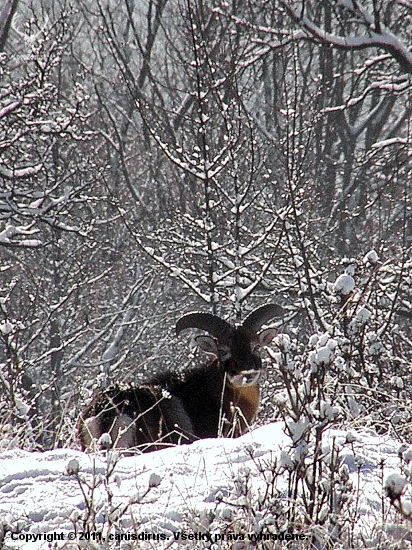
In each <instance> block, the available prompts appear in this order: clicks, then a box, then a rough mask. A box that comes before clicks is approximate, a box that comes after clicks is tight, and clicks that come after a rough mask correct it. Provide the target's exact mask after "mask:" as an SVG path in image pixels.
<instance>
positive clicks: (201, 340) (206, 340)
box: [195, 336, 218, 355]
mask: <svg viewBox="0 0 412 550" xmlns="http://www.w3.org/2000/svg"><path fill="white" fill-rule="evenodd" d="M195 340H196V344H197V345H198V346H199V348H200V349H202V350H203V351H205V352H206V353H214V354H215V355H217V352H218V348H217V342H216V340H215V339H214V338H212V337H211V336H196V338H195Z"/></svg>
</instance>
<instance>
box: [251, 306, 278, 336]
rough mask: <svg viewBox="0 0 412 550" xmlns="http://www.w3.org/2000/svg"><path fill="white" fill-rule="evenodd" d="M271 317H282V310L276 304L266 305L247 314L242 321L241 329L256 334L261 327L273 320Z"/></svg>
mask: <svg viewBox="0 0 412 550" xmlns="http://www.w3.org/2000/svg"><path fill="white" fill-rule="evenodd" d="M273 317H283V308H282V307H280V306H279V305H277V304H266V305H265V306H260V307H258V308H257V309H255V310H254V311H252V312H251V313H249V315H248V316H247V317H246V319H245V320H244V321H243V327H244V328H246V329H248V330H253V331H254V332H257V331H258V330H259V329H260V327H261V326H262V325H264V324H265V323H267V322H268V321H270V319H273Z"/></svg>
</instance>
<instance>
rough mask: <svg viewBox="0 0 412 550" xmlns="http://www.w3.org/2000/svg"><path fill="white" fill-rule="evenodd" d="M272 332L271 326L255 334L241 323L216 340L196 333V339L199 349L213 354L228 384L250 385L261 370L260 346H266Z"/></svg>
mask: <svg viewBox="0 0 412 550" xmlns="http://www.w3.org/2000/svg"><path fill="white" fill-rule="evenodd" d="M275 335H276V330H275V329H267V330H264V331H262V332H261V333H260V334H259V335H257V334H256V333H255V332H252V331H250V330H247V329H245V328H243V327H236V328H232V329H231V330H230V331H229V333H228V334H227V336H225V338H222V339H220V340H218V339H215V338H212V337H211V336H198V337H197V338H196V342H197V344H198V346H199V347H200V348H201V349H203V350H204V351H206V352H207V353H213V354H214V355H216V356H217V358H218V360H219V364H220V367H221V368H222V370H223V371H224V372H225V373H226V374H227V376H228V380H229V382H230V384H231V385H232V386H235V387H240V386H254V385H256V384H257V383H258V381H259V378H260V375H261V372H262V359H261V357H260V349H261V348H262V347H265V346H267V345H268V344H269V342H270V341H271V340H272V339H273V338H274V337H275Z"/></svg>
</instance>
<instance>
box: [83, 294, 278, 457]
mask: <svg viewBox="0 0 412 550" xmlns="http://www.w3.org/2000/svg"><path fill="white" fill-rule="evenodd" d="M281 315H282V308H281V307H280V306H278V305H275V304H267V305H265V306H262V307H259V308H258V309H256V310H254V311H253V312H252V313H250V314H249V315H248V316H247V317H246V319H245V320H244V321H243V323H242V325H237V326H232V325H230V324H229V323H227V322H226V321H224V320H223V319H221V318H220V317H217V316H216V315H212V314H210V313H200V312H193V313H188V314H187V315H184V316H183V317H182V318H181V319H179V321H178V322H177V324H176V334H177V336H179V334H180V333H181V332H182V331H183V330H186V329H190V328H197V329H201V330H204V331H206V332H208V333H209V334H210V336H197V337H196V342H197V345H198V346H199V347H200V348H201V349H202V350H204V351H206V352H207V353H210V354H213V356H214V357H213V359H212V361H211V362H209V363H207V364H205V365H202V366H200V367H197V368H194V369H193V370H191V371H190V372H188V373H186V374H184V375H183V376H179V375H178V374H176V373H171V372H165V373H163V374H159V375H156V376H154V377H153V378H152V379H151V380H150V381H149V383H148V384H147V385H143V386H135V387H133V386H129V387H125V388H122V387H120V386H119V385H118V386H115V387H111V388H109V389H107V390H105V391H103V392H101V393H98V394H97V395H96V396H95V397H94V399H93V400H92V402H91V403H90V405H89V406H88V407H86V409H84V411H83V413H82V414H81V418H80V424H79V436H80V441H81V445H82V448H83V449H85V448H88V447H91V446H92V443H93V442H96V441H97V440H99V438H101V436H102V435H103V434H105V433H106V434H109V435H110V437H111V441H112V444H113V446H114V447H116V448H138V449H140V450H142V451H152V450H155V449H159V448H162V447H164V446H165V445H170V444H179V443H190V442H193V441H195V440H196V439H202V438H207V437H218V436H225V437H238V436H239V435H242V434H243V433H244V432H245V431H246V430H247V428H248V427H249V426H250V424H251V423H252V422H253V421H254V419H255V417H256V414H257V411H258V408H259V400H260V388H259V378H260V376H261V373H262V360H261V358H260V355H259V350H260V348H262V347H265V346H267V345H268V344H269V343H270V342H271V340H272V339H273V337H274V336H275V334H276V330H275V329H271V328H269V329H266V330H263V331H262V332H260V333H259V330H260V328H261V327H262V325H263V324H265V323H267V322H268V321H269V320H271V319H273V318H274V317H280V316H281ZM103 439H104V438H103ZM106 439H107V438H106Z"/></svg>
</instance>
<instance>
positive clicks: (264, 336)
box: [259, 328, 278, 348]
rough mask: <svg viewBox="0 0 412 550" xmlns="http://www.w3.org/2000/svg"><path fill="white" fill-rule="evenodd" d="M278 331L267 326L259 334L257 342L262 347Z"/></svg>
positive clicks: (268, 342)
mask: <svg viewBox="0 0 412 550" xmlns="http://www.w3.org/2000/svg"><path fill="white" fill-rule="evenodd" d="M277 333H278V331H277V330H276V329H275V328H267V329H266V330H262V332H261V333H260V334H259V343H260V345H261V346H262V348H264V347H265V346H267V345H268V344H270V342H271V341H272V340H273V338H274V337H275V336H276V334H277Z"/></svg>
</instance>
